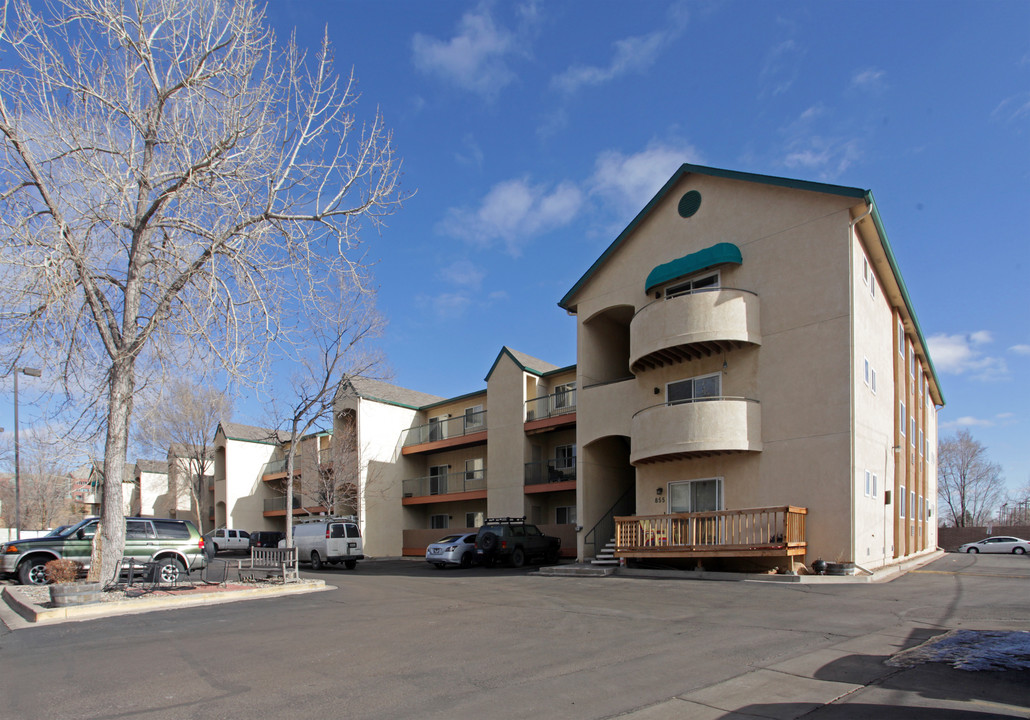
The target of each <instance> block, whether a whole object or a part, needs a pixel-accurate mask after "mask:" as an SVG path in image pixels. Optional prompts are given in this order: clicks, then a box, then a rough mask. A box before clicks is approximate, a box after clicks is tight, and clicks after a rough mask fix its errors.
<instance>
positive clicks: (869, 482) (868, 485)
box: [865, 470, 873, 497]
mask: <svg viewBox="0 0 1030 720" xmlns="http://www.w3.org/2000/svg"><path fill="white" fill-rule="evenodd" d="M872 490H873V474H872V473H871V472H869V471H868V470H866V471H865V494H866V497H869V496H870V495H871V494H872Z"/></svg>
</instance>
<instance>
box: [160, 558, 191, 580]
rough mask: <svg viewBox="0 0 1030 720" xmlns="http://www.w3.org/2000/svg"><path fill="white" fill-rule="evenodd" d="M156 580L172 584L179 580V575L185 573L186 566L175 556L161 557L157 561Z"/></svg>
mask: <svg viewBox="0 0 1030 720" xmlns="http://www.w3.org/2000/svg"><path fill="white" fill-rule="evenodd" d="M158 562H159V563H160V564H159V565H158V566H157V581H158V582H159V583H162V584H164V585H172V584H174V583H176V582H178V580H179V576H180V575H183V574H185V573H186V568H184V567H183V566H182V563H181V562H179V561H178V560H176V559H175V558H162V559H161V560H159V561H158Z"/></svg>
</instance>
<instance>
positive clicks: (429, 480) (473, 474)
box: [403, 470, 486, 497]
mask: <svg viewBox="0 0 1030 720" xmlns="http://www.w3.org/2000/svg"><path fill="white" fill-rule="evenodd" d="M403 488H404V497H426V496H429V495H451V494H454V493H463V492H470V491H473V490H485V489H486V470H466V471H464V472H452V473H447V474H445V475H430V476H429V477H420V478H409V479H407V480H405V481H404V483H403Z"/></svg>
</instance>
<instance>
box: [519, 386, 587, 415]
mask: <svg viewBox="0 0 1030 720" xmlns="http://www.w3.org/2000/svg"><path fill="white" fill-rule="evenodd" d="M574 412H576V391H575V390H563V391H561V392H556V393H552V394H550V395H544V396H543V397H538V398H534V399H532V400H527V401H526V420H527V421H529V420H543V419H545V418H551V417H557V416H558V415H567V414H568V413H574Z"/></svg>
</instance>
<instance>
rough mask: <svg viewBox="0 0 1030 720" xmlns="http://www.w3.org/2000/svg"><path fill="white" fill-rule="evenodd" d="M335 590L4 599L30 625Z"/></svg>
mask: <svg viewBox="0 0 1030 720" xmlns="http://www.w3.org/2000/svg"><path fill="white" fill-rule="evenodd" d="M332 589H335V588H334V587H333V586H332V585H326V584H325V581H324V580H304V581H301V582H300V583H297V584H291V585H283V586H279V587H269V588H249V589H246V590H232V591H229V592H222V593H211V594H207V595H194V596H184V597H153V598H137V599H133V600H131V601H125V602H106V603H103V602H101V603H91V604H89V605H75V606H71V607H64V608H44V607H42V606H40V605H36V604H34V603H33V602H31V601H30V600H29V599H28V598H26V597H24V595H23V594H22V592H21V591H20V590H18V589H17V588H15V587H10V586H8V587H4V589H3V593H2V599H3V600H4V601H5V602H6V603H7V604H8V605H9V606H10V607H11V609H13V610H14V611H15V612H16V613H18V615H20V616H21V617H23V618H24V619H25V620H27V621H28V622H30V623H37V624H47V623H60V622H68V621H75V620H94V619H96V618H103V617H114V616H118V615H135V614H138V613H144V612H151V611H154V610H174V609H176V608H187V607H197V606H202V605H221V604H223V603H230V602H236V601H238V600H254V599H257V598H265V597H279V596H282V595H301V594H304V593H310V592H321V591H323V590H332Z"/></svg>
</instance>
